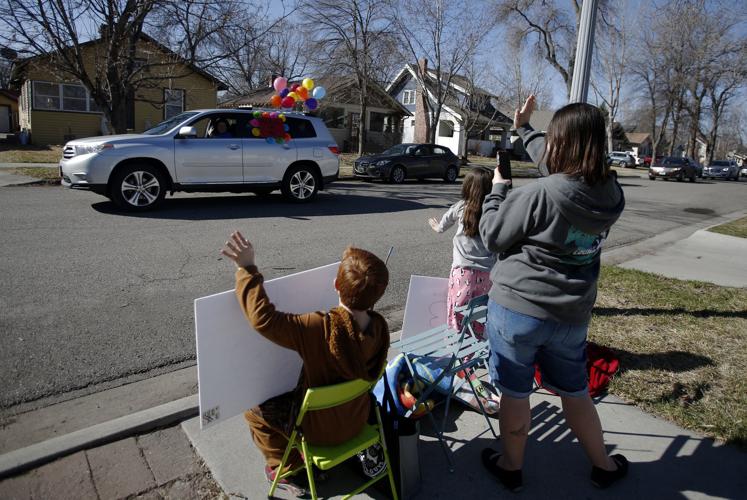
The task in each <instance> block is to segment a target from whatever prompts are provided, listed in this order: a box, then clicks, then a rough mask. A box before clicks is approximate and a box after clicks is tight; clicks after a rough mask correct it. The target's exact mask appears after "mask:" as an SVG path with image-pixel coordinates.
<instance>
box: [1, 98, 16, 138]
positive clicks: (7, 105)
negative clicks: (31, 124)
mask: <svg viewBox="0 0 747 500" xmlns="http://www.w3.org/2000/svg"><path fill="white" fill-rule="evenodd" d="M17 126H18V94H17V93H15V92H13V91H11V90H5V89H0V134H4V133H8V132H15V131H16V128H17Z"/></svg>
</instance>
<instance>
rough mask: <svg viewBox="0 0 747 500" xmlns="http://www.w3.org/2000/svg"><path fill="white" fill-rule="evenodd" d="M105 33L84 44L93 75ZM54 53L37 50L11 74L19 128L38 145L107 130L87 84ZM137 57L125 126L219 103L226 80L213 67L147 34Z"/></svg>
mask: <svg viewBox="0 0 747 500" xmlns="http://www.w3.org/2000/svg"><path fill="white" fill-rule="evenodd" d="M103 45H104V44H103V43H102V41H101V39H97V40H92V41H90V42H86V43H84V44H81V52H82V54H83V61H84V65H85V66H86V71H87V73H88V74H89V75H95V74H96V66H97V64H101V63H102V62H103V60H104V59H103V58H102V57H101V56H100V53H101V50H102V49H103ZM51 57H54V56H53V55H42V56H36V57H32V58H29V59H25V60H23V61H21V62H20V63H18V64H17V65H16V66H15V68H14V70H13V80H14V83H15V85H16V86H17V87H18V88H19V89H20V96H19V98H18V128H19V129H20V130H22V131H23V130H26V131H27V132H28V133H29V134H30V142H31V143H32V144H36V145H46V144H64V143H65V142H67V141H70V140H73V139H79V138H82V137H91V136H97V135H106V134H108V133H110V130H111V128H110V127H109V124H108V123H107V121H106V118H105V116H104V114H103V113H102V112H100V111H99V110H98V108H97V106H96V104H95V102H94V100H93V99H92V98H91V96H90V94H89V92H88V90H87V89H86V88H85V87H84V86H83V85H82V84H81V83H80V81H77V80H76V79H75V78H74V77H72V76H71V75H69V74H66V73H65V72H61V71H59V70H58V69H57V68H56V67H55V65H54V64H52V63H51ZM135 63H136V64H139V65H141V68H142V69H141V70H140V73H142V77H141V81H142V82H145V83H142V84H140V85H138V86H136V90H135V91H134V95H132V97H131V98H129V99H128V100H127V131H128V132H129V131H131V132H142V131H143V130H146V129H148V128H150V127H151V126H153V125H155V124H157V123H159V122H161V121H163V120H165V119H168V118H171V117H172V116H175V115H177V114H179V113H181V112H182V111H186V110H189V109H202V108H215V107H216V105H217V97H218V95H217V94H218V91H219V90H226V85H225V84H223V83H222V82H220V81H219V80H218V79H217V78H215V77H214V76H212V75H210V74H209V73H207V72H205V71H203V70H201V69H199V68H197V67H195V66H194V65H191V64H188V63H187V62H185V61H183V60H182V59H180V58H179V57H178V56H177V55H176V54H175V53H173V52H172V51H170V50H168V49H167V48H166V47H164V46H163V45H161V44H159V43H158V42H156V41H155V40H153V39H152V38H150V37H148V36H147V35H142V36H141V38H140V40H139V41H138V44H137V54H136V56H135Z"/></svg>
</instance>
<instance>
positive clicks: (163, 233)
mask: <svg viewBox="0 0 747 500" xmlns="http://www.w3.org/2000/svg"><path fill="white" fill-rule="evenodd" d="M626 174H627V172H626ZM628 175H629V176H625V177H621V179H620V181H621V183H622V184H623V186H624V189H625V195H626V199H627V206H626V209H625V212H624V214H623V216H622V218H621V220H620V221H619V222H618V223H617V224H616V225H615V226H614V228H613V230H612V233H611V235H610V238H609V240H608V242H607V245H606V246H607V248H610V247H614V246H619V245H623V244H627V243H630V242H633V241H637V240H641V239H644V238H647V237H651V236H653V235H656V234H659V233H661V232H663V231H666V230H668V229H672V228H675V227H678V226H682V225H688V224H691V223H693V222H699V221H704V220H707V219H709V218H711V217H714V216H716V215H720V214H726V213H730V212H733V211H736V210H740V209H744V208H745V206H747V196H746V195H747V182H744V181H742V182H739V183H735V182H718V181H699V182H698V183H696V184H690V183H676V182H663V181H660V180H657V181H655V182H652V181H649V180H648V179H647V178H641V177H638V175H640V171H637V172H631V173H630V174H628ZM525 182H533V181H532V180H521V179H520V180H518V181H517V184H522V183H525ZM459 190H460V185H459V184H453V185H447V184H443V183H441V182H430V183H422V184H421V183H414V182H408V183H406V184H404V185H401V186H394V185H389V184H378V183H376V184H368V183H361V182H353V181H344V182H339V183H337V184H334V185H333V186H332V187H331V189H329V190H328V191H325V192H322V193H320V195H319V197H318V199H317V200H316V201H315V202H313V203H311V204H306V205H293V204H288V203H287V202H285V201H283V199H282V198H281V196H280V194H279V193H275V194H273V195H272V196H270V197H268V198H261V197H256V196H253V195H231V194H216V195H210V194H207V195H187V194H180V195H177V196H175V197H173V198H167V200H166V202H165V204H164V207H163V209H161V210H159V211H156V212H151V213H143V214H123V213H119V212H117V211H115V209H114V207H113V205H112V204H111V203H110V202H109V201H108V200H107V199H105V198H103V197H101V196H98V195H95V194H93V193H89V192H82V191H70V190H66V189H63V188H61V187H50V186H33V187H32V186H27V187H5V188H0V214H2V216H1V217H0V232H1V233H2V235H3V243H2V246H0V279H1V280H2V283H3V287H2V290H0V308H1V310H2V315H0V334H1V335H0V377H1V378H2V380H3V382H4V383H3V385H2V388H0V409H2V410H3V412H4V413H7V412H8V411H9V410H11V411H12V408H13V407H14V406H15V405H18V404H20V403H25V402H36V403H34V404H32V405H30V406H43V405H44V404H47V403H48V402H51V401H53V400H54V398H58V399H59V396H60V395H64V394H65V393H68V392H69V391H73V390H78V389H85V391H89V392H94V391H96V390H97V389H96V388H97V386H99V384H101V383H102V382H116V381H118V380H124V379H123V377H129V376H133V375H139V376H143V375H146V374H155V373H162V372H164V371H169V370H173V369H176V368H180V367H184V366H186V365H189V364H194V359H195V352H194V324H193V304H192V301H193V299H195V298H197V297H201V296H204V295H208V294H212V293H216V292H221V291H224V290H227V289H230V288H232V287H233V267H232V265H229V264H230V263H229V262H226V260H225V259H223V258H221V256H220V255H219V253H218V251H219V248H220V247H221V245H222V243H223V242H224V241H225V239H226V236H227V235H228V234H229V232H231V231H232V230H234V229H240V230H241V231H242V232H243V233H244V235H245V236H246V237H247V238H248V239H250V240H251V241H252V242H253V243H254V245H255V248H256V251H257V262H258V265H259V267H260V269H261V270H262V271H263V273H264V275H265V278H266V279H271V278H274V277H278V276H283V275H287V274H290V273H293V272H297V271H301V270H304V269H309V268H313V267H316V266H320V265H324V264H328V263H331V262H334V261H335V260H337V259H338V258H339V256H340V255H341V253H342V251H343V250H344V248H345V247H346V246H347V245H355V246H360V247H363V248H366V249H369V250H371V251H373V252H375V253H377V254H378V255H380V256H382V257H383V256H385V255H386V252H387V250H388V248H389V247H390V246H394V247H395V252H394V255H393V256H392V258H391V259H390V262H389V266H390V270H391V274H390V276H391V280H390V285H389V288H388V290H387V292H386V294H385V296H384V298H383V299H382V301H381V302H380V304H379V305H378V307H377V309H378V310H379V311H381V312H382V313H383V314H384V315H385V316H394V317H396V316H397V312H399V311H400V310H401V309H402V307H403V305H404V301H405V298H406V295H407V287H408V283H409V279H410V275H411V274H421V275H431V276H446V275H447V273H448V270H449V267H450V264H451V236H453V231H452V232H449V233H446V234H442V235H439V234H436V233H434V232H433V231H432V230H431V229H430V228H429V227H428V225H427V223H426V221H427V219H428V218H429V217H440V215H441V214H442V213H443V212H444V211H445V210H446V208H447V207H448V206H449V205H450V204H451V203H453V202H455V201H456V200H457V199H458V198H459ZM392 326H396V325H392ZM27 406H28V405H27Z"/></svg>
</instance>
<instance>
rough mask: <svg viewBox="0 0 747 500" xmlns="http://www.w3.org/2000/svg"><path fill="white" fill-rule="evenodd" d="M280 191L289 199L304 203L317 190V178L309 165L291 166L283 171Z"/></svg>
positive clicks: (312, 197)
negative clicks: (283, 175)
mask: <svg viewBox="0 0 747 500" xmlns="http://www.w3.org/2000/svg"><path fill="white" fill-rule="evenodd" d="M281 191H282V192H283V195H284V196H285V197H286V198H288V199H289V200H291V201H294V202H296V203H305V202H307V201H311V200H313V199H314V197H315V196H316V193H318V192H319V179H317V177H316V174H315V172H314V171H313V170H312V169H311V168H309V167H306V166H298V167H293V168H291V169H289V170H288V171H287V172H286V173H285V177H284V178H283V185H282V187H281Z"/></svg>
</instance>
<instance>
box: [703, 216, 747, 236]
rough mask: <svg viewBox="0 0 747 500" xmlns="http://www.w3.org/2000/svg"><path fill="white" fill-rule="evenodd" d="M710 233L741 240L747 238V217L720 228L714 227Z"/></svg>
mask: <svg viewBox="0 0 747 500" xmlns="http://www.w3.org/2000/svg"><path fill="white" fill-rule="evenodd" d="M709 231H711V232H714V233H721V234H726V235H728V236H738V237H740V238H747V217H742V218H741V219H737V220H734V221H731V222H727V223H726V224H721V225H720V226H716V227H712V228H710V229H709Z"/></svg>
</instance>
